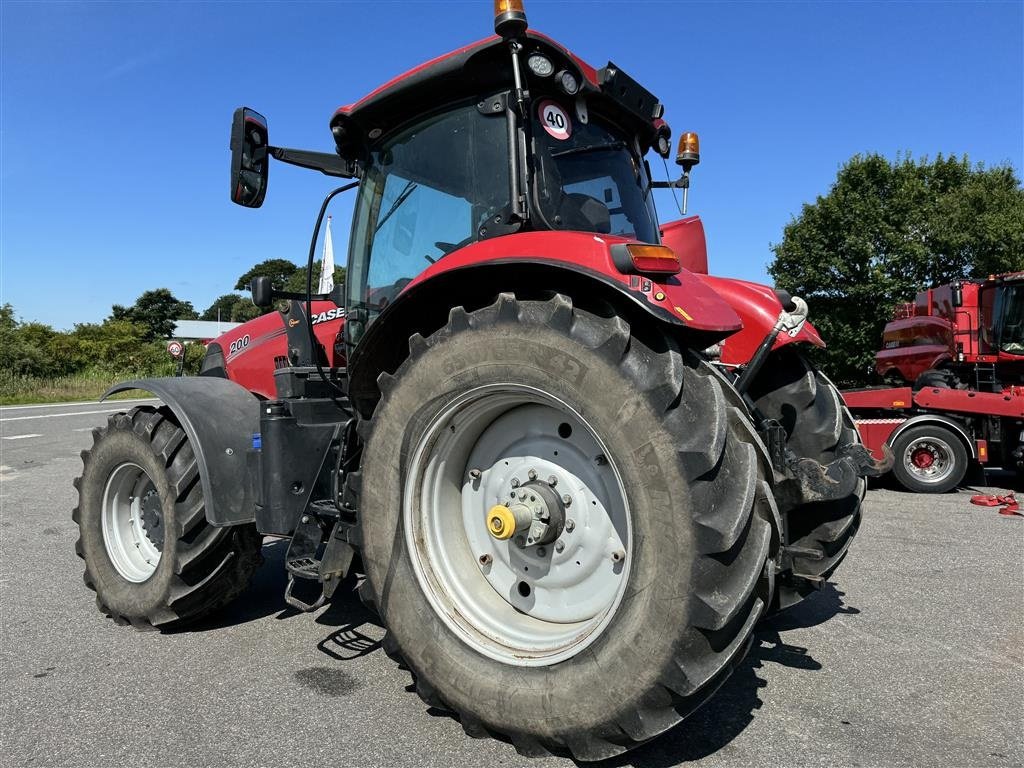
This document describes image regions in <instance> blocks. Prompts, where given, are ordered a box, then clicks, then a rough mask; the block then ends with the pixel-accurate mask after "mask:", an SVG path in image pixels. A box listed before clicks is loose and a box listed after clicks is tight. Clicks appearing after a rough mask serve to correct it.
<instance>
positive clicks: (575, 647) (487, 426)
mask: <svg viewBox="0 0 1024 768" xmlns="http://www.w3.org/2000/svg"><path fill="white" fill-rule="evenodd" d="M566 425H568V429H567V428H566ZM473 469H478V470H479V475H478V476H477V477H475V478H474V477H471V475H470V471H471V470H473ZM531 470H533V471H534V473H535V474H536V476H537V478H538V480H536V481H530V480H529V473H530V471H531ZM474 474H475V473H474ZM513 478H515V479H517V480H518V481H519V482H520V483H521V486H520V488H519V489H515V488H513V484H512V481H513ZM549 478H554V480H555V485H554V486H550V484H549V487H551V490H553V491H555V492H556V493H557V494H558V496H559V497H562V496H565V495H568V496H569V497H570V499H571V501H570V503H569V504H568V506H565V507H564V514H565V521H566V524H565V530H564V531H563V532H562V534H561V535H560V536H559V537H558V539H557V540H556V541H554V542H551V543H548V544H545V545H542V547H538V546H523V545H522V541H520V542H518V543H517V541H516V539H517V538H519V537H513V538H512V539H508V540H504V541H502V540H498V539H495V538H493V537H492V536H491V535H490V534H489V533H488V530H487V525H486V516H487V511H488V509H490V508H491V507H492V506H494V505H495V504H500V503H502V502H505V501H506V500H509V499H510V495H511V493H512V492H513V491H514V490H515V491H517V492H519V491H523V490H526V491H527V492H528V489H529V488H531V487H533V486H530V485H528V483H529V482H548V481H549ZM623 489H624V485H623V483H622V480H621V476H620V474H619V470H618V468H617V467H616V465H615V461H614V457H613V456H611V454H610V453H609V452H608V450H607V448H606V446H605V444H604V443H603V442H602V441H601V439H600V438H599V437H598V436H597V434H596V433H595V431H594V430H593V428H592V427H591V426H590V425H589V424H588V423H587V421H586V420H585V419H584V418H583V417H582V416H581V415H580V414H579V413H578V412H577V411H575V410H574V409H573V408H571V407H570V406H569V405H567V404H566V403H565V402H563V401H562V400H560V399H558V398H556V397H554V396H553V395H550V394H547V393H545V392H542V391H541V390H539V389H535V388H532V387H527V386H523V385H518V384H500V385H488V386H484V387H479V388H477V389H474V390H472V391H470V392H467V393H465V394H463V395H462V396H460V397H459V398H457V399H456V400H455V401H453V402H452V403H451V404H449V405H448V406H447V407H446V408H445V409H444V410H443V411H442V412H441V413H439V414H438V415H437V416H436V417H434V419H433V420H432V421H431V423H430V424H429V425H428V426H427V428H426V429H425V430H424V432H423V434H422V436H421V437H420V439H419V440H418V442H417V443H416V445H415V446H414V448H413V451H412V461H411V463H410V469H409V475H408V478H407V480H406V485H405V491H404V498H403V520H404V524H405V537H406V546H407V547H408V550H409V552H410V559H411V561H412V564H413V569H414V571H415V573H416V577H417V580H418V581H419V584H420V587H421V588H422V590H423V592H424V594H425V595H426V596H427V598H428V600H429V602H430V604H431V606H432V607H433V609H434V610H435V611H436V612H437V614H438V616H439V617H440V618H441V619H442V620H443V621H444V622H445V624H447V625H448V627H449V628H451V629H452V630H453V631H454V632H455V633H456V634H457V635H458V636H459V637H460V638H461V639H462V640H463V641H464V642H466V643H467V644H468V645H470V646H471V647H472V648H474V649H475V650H477V651H479V652H480V653H482V654H484V655H485V656H488V657H490V658H492V659H496V660H498V661H501V662H504V663H506V664H512V665H517V666H541V665H549V664H555V663H557V662H559V661H564V660H565V659H568V658H570V657H572V656H574V655H575V654H577V653H579V652H580V651H582V650H583V649H584V648H586V647H587V646H588V645H590V644H591V643H592V642H593V641H594V640H596V639H597V637H598V636H599V635H600V634H601V632H602V631H603V630H604V629H605V627H606V626H607V625H608V623H609V622H610V621H611V618H612V617H613V616H614V614H615V611H616V609H617V608H618V606H619V604H620V602H621V599H622V595H623V593H624V591H625V585H626V582H627V580H628V576H629V569H630V565H631V560H632V552H631V548H630V546H631V542H632V525H631V521H630V514H629V507H628V502H627V500H626V495H625V492H624V490H623ZM569 521H572V522H571V523H570V522H569ZM570 528H571V530H570ZM524 540H525V537H524ZM523 584H525V585H526V587H523V586H522V585H523Z"/></svg>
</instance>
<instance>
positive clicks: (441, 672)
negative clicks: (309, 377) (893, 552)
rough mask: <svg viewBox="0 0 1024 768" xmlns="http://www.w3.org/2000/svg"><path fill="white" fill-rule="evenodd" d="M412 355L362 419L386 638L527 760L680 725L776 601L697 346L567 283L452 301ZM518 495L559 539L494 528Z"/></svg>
mask: <svg viewBox="0 0 1024 768" xmlns="http://www.w3.org/2000/svg"><path fill="white" fill-rule="evenodd" d="M409 349H410V354H409V357H408V358H407V359H406V360H405V362H403V363H402V365H401V367H400V368H399V369H398V370H397V371H396V372H395V374H394V375H393V376H392V375H389V374H387V373H385V374H382V375H381V376H380V378H379V379H378V384H379V387H380V390H381V399H380V401H379V403H378V404H377V406H376V409H375V411H374V413H373V416H372V419H371V420H370V421H369V422H364V424H363V425H362V426H361V431H362V432H363V434H364V438H365V440H366V443H365V446H364V453H363V468H362V480H361V501H360V518H361V525H362V531H363V542H364V543H363V558H364V563H365V565H366V582H365V583H364V585H363V588H362V594H363V597H364V599H365V600H366V602H367V603H368V604H369V605H370V606H371V607H372V608H373V609H375V610H376V611H377V612H378V613H379V615H380V616H381V618H382V619H383V622H384V624H385V626H386V627H387V628H388V631H387V636H386V638H385V640H384V648H385V650H387V651H388V653H389V655H391V656H392V657H393V658H395V659H396V660H400V661H401V662H402V663H404V664H405V665H406V666H407V667H408V668H409V669H410V670H411V672H412V674H413V680H414V684H415V687H416V690H417V691H418V693H419V695H420V696H421V697H422V699H423V700H424V701H425V702H426V703H427V704H428V705H430V706H432V707H437V708H439V709H444V710H447V711H451V712H454V713H456V714H457V716H458V718H459V720H460V721H461V723H462V726H463V728H464V729H465V730H466V732H467V733H468V734H470V735H471V736H477V737H482V736H486V735H491V736H495V737H498V738H502V739H508V740H511V741H512V743H513V744H514V745H515V747H516V749H517V750H518V751H519V752H520V753H521V754H524V755H530V756H536V755H543V754H547V753H556V754H571V755H572V756H573V757H574V758H576V759H577V760H599V759H603V758H606V757H609V756H612V755H615V754H618V753H621V752H623V751H625V750H627V749H630V748H631V747H633V746H636V745H637V744H640V743H642V742H644V741H646V740H647V739H650V738H651V737H653V736H655V735H657V734H659V733H661V732H662V731H664V730H666V729H668V728H670V727H672V726H673V725H675V724H676V723H677V722H679V721H680V720H681V719H682V718H683V717H685V716H686V715H687V714H689V713H690V712H691V711H692V710H693V709H695V708H696V707H697V706H699V705H700V704H701V703H702V702H704V701H705V700H706V699H707V698H708V697H709V696H711V694H712V693H713V692H714V691H715V690H716V689H717V687H718V686H719V685H720V684H721V683H722V681H723V680H724V679H725V678H726V677H727V676H728V675H729V673H730V672H731V670H732V668H733V667H735V665H736V664H737V663H738V662H739V661H740V660H741V659H742V658H743V657H744V656H745V655H746V652H747V649H748V647H749V643H750V638H751V632H752V630H753V628H754V625H755V624H756V623H757V621H758V619H759V618H760V617H761V615H762V614H763V612H764V610H765V608H766V605H767V603H768V601H769V600H770V599H771V594H770V593H771V589H772V584H771V580H770V578H771V577H770V575H768V574H769V573H770V570H769V569H768V568H766V559H768V558H769V557H774V556H775V553H776V551H777V542H778V535H777V531H776V530H775V529H774V527H773V519H774V518H775V515H774V501H773V500H772V498H771V493H770V490H769V488H768V485H767V484H766V482H765V480H764V472H765V468H766V467H767V466H768V464H767V456H766V455H765V454H764V452H763V449H760V448H759V444H758V443H757V441H756V439H754V438H752V437H751V435H752V434H753V432H752V427H751V426H750V424H749V421H748V420H747V418H746V415H745V414H744V413H742V412H741V411H740V410H739V409H737V408H735V407H733V406H731V405H729V404H728V403H727V399H726V397H725V395H724V394H723V388H722V386H723V385H722V383H721V382H720V380H719V379H718V378H717V376H715V375H714V374H713V373H712V372H711V371H710V370H709V369H708V368H707V366H706V364H705V363H703V362H702V361H701V360H699V359H698V358H697V356H696V355H694V354H693V353H692V352H690V351H688V350H684V349H680V348H679V347H678V346H677V345H676V344H675V342H674V341H672V340H671V339H668V338H665V337H663V336H661V335H658V334H648V333H642V332H641V330H640V329H637V328H632V329H631V327H630V325H629V324H628V323H627V322H626V320H625V319H624V318H623V317H621V316H618V315H616V314H615V313H614V312H613V311H612V310H611V309H610V308H606V309H602V310H595V311H584V310H582V309H580V308H577V307H574V305H573V303H572V302H571V301H570V300H569V299H568V298H567V297H565V296H563V295H554V296H553V297H551V298H550V299H548V300H546V301H526V300H522V301H520V300H517V299H516V298H515V296H514V295H513V294H509V293H506V294H501V295H500V296H499V297H498V298H497V301H496V302H495V303H494V304H492V305H490V306H488V307H485V308H483V309H480V310H477V311H474V312H470V313H467V312H466V311H465V310H464V309H463V308H462V307H456V308H455V309H453V310H452V311H451V313H450V316H449V320H448V323H447V325H446V326H445V327H443V328H441V329H440V330H439V331H437V332H436V333H434V334H432V335H431V336H430V337H429V338H427V339H424V338H423V337H421V336H419V335H418V334H417V335H414V336H413V337H412V338H411V339H410V342H409ZM527 497H529V502H530V503H532V502H533V501H536V499H540V500H541V501H540V503H541V504H543V505H546V506H545V508H546V509H547V512H548V516H549V525H553V526H556V527H555V528H554V531H555V535H556V536H557V539H556V540H555V541H548V540H546V539H544V538H543V537H540V541H541V542H542V543H541V544H540V545H538V544H536V543H535V544H533V545H531V544H530V543H529V541H530V537H531V536H532V535H533V534H534V530H533V529H532V528H531V529H530V531H529V532H520V531H519V529H518V528H517V529H516V530H517V533H516V535H515V537H514V538H509V539H505V540H502V539H498V538H496V537H495V535H489V532H488V523H489V522H490V523H493V522H494V519H493V518H492V517H490V515H492V513H493V512H494V509H495V508H499V509H502V508H504V507H500V506H496V507H492V506H491V505H499V502H501V501H503V500H505V501H508V502H509V504H511V505H512V506H513V507H515V506H516V504H519V503H520V502H521V503H522V504H524V505H525V504H527V503H528V499H527ZM559 516H561V518H562V519H561V522H560V523H558V518H559ZM541 518H543V514H541ZM556 523H558V525H556ZM559 531H561V532H560V533H559ZM506 533H507V531H506ZM545 541H546V542H547V543H543V542H545ZM773 548H774V551H773Z"/></svg>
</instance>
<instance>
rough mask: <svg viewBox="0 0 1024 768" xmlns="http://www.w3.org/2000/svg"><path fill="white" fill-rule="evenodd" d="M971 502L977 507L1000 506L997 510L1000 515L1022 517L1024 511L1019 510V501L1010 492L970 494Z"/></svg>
mask: <svg viewBox="0 0 1024 768" xmlns="http://www.w3.org/2000/svg"><path fill="white" fill-rule="evenodd" d="M971 504H977V505H978V506H979V507H1002V509H1000V510H999V514H1000V515H1006V516H1007V517H1013V516H1015V515H1016V516H1019V517H1024V512H1021V511H1020V502H1018V501H1017V497H1016V496H1014V495H1013V494H1012V493H1009V494H1007V495H1006V496H987V495H985V494H979V495H978V496H971Z"/></svg>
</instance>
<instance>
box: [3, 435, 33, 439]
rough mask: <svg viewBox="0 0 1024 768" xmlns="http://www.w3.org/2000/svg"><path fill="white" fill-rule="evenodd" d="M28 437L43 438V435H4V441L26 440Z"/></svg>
mask: <svg viewBox="0 0 1024 768" xmlns="http://www.w3.org/2000/svg"><path fill="white" fill-rule="evenodd" d="M26 437H42V435H4V440H24V439H25V438H26Z"/></svg>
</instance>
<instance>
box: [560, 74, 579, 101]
mask: <svg viewBox="0 0 1024 768" xmlns="http://www.w3.org/2000/svg"><path fill="white" fill-rule="evenodd" d="M556 79H557V80H558V84H559V85H560V86H562V90H563V91H565V92H566V93H567V94H569V95H570V96H575V95H576V91H578V90H579V89H580V84H579V82H578V81H577V80H576V75H574V74H573V73H572V72H570V71H569V70H567V69H563V70H562V71H561V72H559V73H558V75H556Z"/></svg>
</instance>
